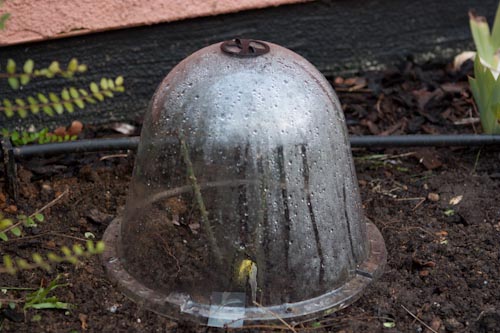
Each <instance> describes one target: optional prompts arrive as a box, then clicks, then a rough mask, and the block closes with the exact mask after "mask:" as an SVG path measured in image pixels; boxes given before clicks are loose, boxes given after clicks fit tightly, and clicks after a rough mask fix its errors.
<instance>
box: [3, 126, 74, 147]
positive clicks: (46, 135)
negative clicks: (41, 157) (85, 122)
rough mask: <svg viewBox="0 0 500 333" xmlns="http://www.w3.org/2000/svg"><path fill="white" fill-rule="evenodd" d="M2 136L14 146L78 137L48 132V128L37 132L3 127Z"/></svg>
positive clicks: (70, 139)
mask: <svg viewBox="0 0 500 333" xmlns="http://www.w3.org/2000/svg"><path fill="white" fill-rule="evenodd" d="M1 132H2V136H3V137H4V138H9V139H10V141H11V142H12V144H13V145H14V146H16V147H17V146H24V145H27V144H30V143H38V144H46V143H55V142H67V141H74V140H76V139H78V135H69V134H65V135H63V136H61V135H56V134H54V133H52V132H49V129H48V128H43V129H42V130H40V131H38V132H27V131H21V132H19V131H12V132H9V131H8V130H7V129H5V128H3V129H2V130H1Z"/></svg>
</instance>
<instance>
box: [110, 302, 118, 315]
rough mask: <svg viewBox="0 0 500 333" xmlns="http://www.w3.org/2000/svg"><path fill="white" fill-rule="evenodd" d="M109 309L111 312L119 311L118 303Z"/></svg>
mask: <svg viewBox="0 0 500 333" xmlns="http://www.w3.org/2000/svg"><path fill="white" fill-rule="evenodd" d="M108 311H109V312H111V313H116V311H118V304H114V305H112V306H110V307H109V308H108Z"/></svg>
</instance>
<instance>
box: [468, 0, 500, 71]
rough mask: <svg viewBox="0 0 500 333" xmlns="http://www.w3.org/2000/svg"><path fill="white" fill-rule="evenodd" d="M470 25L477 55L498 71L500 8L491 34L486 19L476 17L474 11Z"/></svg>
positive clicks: (470, 18)
mask: <svg viewBox="0 0 500 333" xmlns="http://www.w3.org/2000/svg"><path fill="white" fill-rule="evenodd" d="M469 23H470V29H471V32H472V38H473V39H474V44H475V45H476V50H477V54H478V55H479V57H480V58H481V59H482V60H483V61H484V62H485V63H486V64H487V65H488V66H490V67H492V68H494V69H497V66H498V63H499V62H498V60H499V54H498V49H499V48H500V6H499V7H498V9H497V13H496V17H495V22H494V23H493V28H492V30H491V33H490V27H489V25H488V22H487V21H486V18H485V17H483V16H478V15H476V13H474V12H473V11H470V12H469Z"/></svg>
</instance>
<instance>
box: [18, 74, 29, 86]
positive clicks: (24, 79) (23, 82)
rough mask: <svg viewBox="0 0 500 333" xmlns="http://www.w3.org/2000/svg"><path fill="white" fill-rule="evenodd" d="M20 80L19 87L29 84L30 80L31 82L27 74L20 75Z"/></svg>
mask: <svg viewBox="0 0 500 333" xmlns="http://www.w3.org/2000/svg"><path fill="white" fill-rule="evenodd" d="M20 79H21V85H22V86H25V85H27V84H28V83H29V82H30V80H31V78H30V76H29V75H28V74H21V77H20Z"/></svg>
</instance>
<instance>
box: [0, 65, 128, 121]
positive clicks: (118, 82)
mask: <svg viewBox="0 0 500 333" xmlns="http://www.w3.org/2000/svg"><path fill="white" fill-rule="evenodd" d="M5 70H6V72H5V73H0V79H2V78H3V79H7V82H8V84H9V86H10V87H11V88H12V89H13V90H18V89H19V88H20V87H22V86H25V85H27V84H28V83H29V82H30V81H31V80H32V79H34V78H38V77H44V78H47V79H51V78H53V77H55V76H62V77H64V78H71V77H73V76H74V75H75V74H77V73H83V72H85V71H87V65H85V64H80V63H79V62H78V60H77V59H75V58H73V59H71V60H70V61H69V63H68V65H67V66H66V67H65V68H64V69H62V68H61V65H60V64H59V62H57V61H53V62H52V63H51V64H50V65H49V66H48V67H47V68H40V69H37V68H35V62H34V61H33V60H32V59H28V60H26V61H25V62H24V64H23V66H22V68H21V69H20V68H19V66H17V64H16V62H15V61H14V60H13V59H8V60H7V64H6V66H5ZM123 81H124V80H123V77H122V76H118V77H116V78H115V79H110V78H105V77H103V78H101V79H100V81H99V82H91V83H90V84H89V86H88V89H84V88H77V87H73V86H71V87H65V88H63V89H62V90H61V91H60V92H59V93H55V92H49V93H42V92H38V93H36V94H33V95H32V96H27V97H14V98H5V97H2V98H0V113H1V112H3V113H4V114H5V116H6V117H7V118H12V117H13V116H14V115H16V114H17V115H18V116H19V117H21V118H26V117H27V116H28V114H29V112H31V113H33V114H38V113H40V112H43V113H44V114H46V115H48V116H54V115H59V114H62V113H64V112H65V111H66V112H69V113H72V112H74V111H75V109H76V108H79V109H83V108H85V106H86V104H95V103H97V102H102V101H104V99H105V98H112V97H114V94H115V93H117V92H124V91H125V88H124V86H123Z"/></svg>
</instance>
